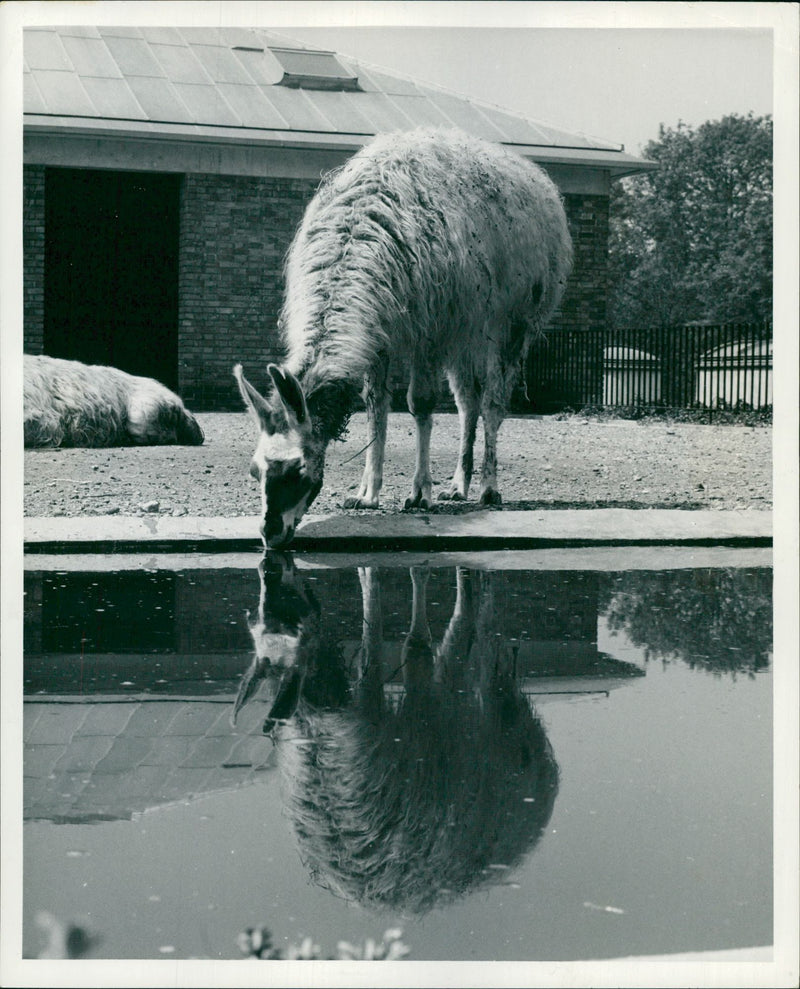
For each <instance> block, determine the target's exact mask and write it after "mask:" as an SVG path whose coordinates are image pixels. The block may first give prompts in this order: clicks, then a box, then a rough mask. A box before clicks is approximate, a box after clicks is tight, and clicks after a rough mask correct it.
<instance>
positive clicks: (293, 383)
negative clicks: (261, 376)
mask: <svg viewBox="0 0 800 989" xmlns="http://www.w3.org/2000/svg"><path fill="white" fill-rule="evenodd" d="M267 371H268V372H269V376H270V378H272V383H273V384H274V385H275V388H276V390H277V392H278V395H280V399H281V401H282V402H283V407H284V408H285V409H286V411H287V412H290V413H291V414H292V415H293V416H294V417H295V419H296V420H297V421H298V422H299V423H303V422H305V421H306V420H307V419H308V406H307V405H306V397H305V395H304V394H303V388H302V386H301V384H300V382H299V381H298V380H297V378H295V376H294V375H293V374H292V372H291V371H286V370H284V368H282V367H278V366H277V365H276V364H269V365H267Z"/></svg>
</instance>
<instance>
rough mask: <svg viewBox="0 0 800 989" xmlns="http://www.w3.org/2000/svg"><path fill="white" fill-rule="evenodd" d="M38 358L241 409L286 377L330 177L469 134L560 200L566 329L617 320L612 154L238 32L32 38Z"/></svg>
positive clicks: (28, 247)
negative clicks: (377, 153)
mask: <svg viewBox="0 0 800 989" xmlns="http://www.w3.org/2000/svg"><path fill="white" fill-rule="evenodd" d="M24 55H25V64H24V72H25V89H24V111H25V130H24V186H25V188H24V306H25V309H24V313H25V326H24V346H25V351H26V352H28V353H47V354H50V355H52V356H58V357H68V358H74V359H78V360H83V361H87V362H89V363H109V364H113V365H116V366H117V367H121V368H123V369H124V370H128V371H131V372H133V373H137V374H146V375H150V376H153V377H156V378H158V379H160V380H162V381H163V382H164V383H165V384H167V385H168V386H170V387H172V388H174V389H176V390H177V391H178V392H179V393H180V394H181V395H182V396H183V398H184V399H185V400H186V402H187V403H188V404H189V405H190V406H191V407H192V408H194V409H196V410H211V409H239V408H240V400H239V398H238V395H237V393H236V389H235V384H234V382H233V378H232V375H231V368H232V366H233V364H234V363H235V362H237V361H242V362H243V363H244V364H245V366H246V367H247V368H248V374H249V375H250V376H251V378H252V380H253V381H254V383H255V384H257V385H259V386H262V387H264V386H265V385H266V380H265V379H266V372H265V367H266V362H267V360H268V359H280V356H281V351H280V344H279V342H278V339H277V334H276V320H277V316H278V312H279V309H280V305H281V299H282V291H283V285H282V263H283V257H284V255H285V252H286V249H287V247H288V245H289V242H290V240H291V237H292V235H293V233H294V230H295V228H296V226H297V224H298V222H299V220H300V218H301V216H302V213H303V210H304V208H305V205H306V203H307V202H308V200H309V199H310V198H311V196H312V195H313V193H314V191H315V189H316V187H317V185H318V183H319V180H320V176H321V175H322V174H324V173H325V172H326V171H327V170H329V169H331V168H334V167H336V166H337V165H340V164H341V163H342V162H343V161H345V160H346V159H347V157H348V156H350V155H351V154H353V153H354V152H355V151H356V150H357V149H358V148H359V147H361V146H362V145H363V144H364V143H365V142H367V141H368V140H369V139H370V137H371V136H372V135H374V134H376V133H379V132H383V131H390V130H396V129H410V128H412V127H416V126H421V125H442V126H458V127H461V128H462V129H464V130H467V131H469V132H471V133H473V134H476V135H477V136H479V137H484V138H487V139H490V140H494V141H497V142H499V143H502V144H505V145H508V146H509V147H512V148H514V149H515V150H516V151H517V152H518V153H520V154H522V155H524V156H525V157H528V158H530V159H532V160H534V161H536V162H538V163H539V164H540V165H542V166H543V167H544V168H546V169H547V171H548V172H549V173H550V175H551V177H552V178H553V179H554V181H555V182H556V183H557V185H558V186H559V188H560V190H561V192H562V194H563V195H564V199H565V204H566V208H567V213H568V217H569V221H570V226H571V230H572V235H573V239H574V244H575V267H574V271H573V274H572V277H571V280H570V283H569V286H568V290H567V293H566V296H565V298H564V301H563V304H562V307H561V311H560V313H559V314H558V316H557V318H556V321H555V328H556V329H557V328H559V327H585V328H590V327H598V326H602V325H603V323H604V321H605V311H606V287H607V248H608V201H609V188H610V183H611V182H612V181H613V180H614V179H615V178H618V177H620V176H621V175H625V174H630V173H632V172H636V171H640V170H642V169H644V168H646V167H648V163H646V162H643V161H642V160H640V159H637V158H635V157H634V156H632V155H629V154H626V153H625V152H624V150H623V149H622V148H621V147H619V146H615V145H612V144H606V143H603V142H598V141H594V140H590V139H588V138H585V137H582V136H577V135H573V134H568V133H566V132H564V131H559V130H555V129H553V128H551V127H546V126H544V125H541V124H538V123H535V122H533V121H531V120H528V119H525V118H523V117H521V116H519V115H518V114H515V113H513V112H511V111H506V110H502V109H500V108H497V107H493V106H488V105H484V104H482V103H480V102H478V101H476V100H473V99H467V98H464V97H460V96H456V95H453V94H451V93H449V92H446V91H444V90H439V89H436V88H433V87H430V86H423V85H421V84H418V83H416V82H414V81H413V80H411V79H408V78H404V77H401V76H398V75H396V74H390V73H388V72H385V71H383V70H380V69H377V68H374V67H372V66H367V65H364V64H363V63H360V62H357V61H355V60H353V59H350V58H347V57H345V56H343V55H342V56H340V55H337V54H335V53H332V52H324V51H321V50H318V49H311V48H307V47H301V46H297V45H295V44H294V43H293V42H292V41H291V40H290V39H286V38H283V37H279V36H277V35H275V34H272V33H268V32H264V31H259V30H249V29H247V30H245V29H239V28H225V29H210V28H181V29H173V28H130V27H123V28H113V27H99V28H94V27H65V28H30V29H27V30H26V31H25V41H24Z"/></svg>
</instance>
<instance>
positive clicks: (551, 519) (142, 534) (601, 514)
mask: <svg viewBox="0 0 800 989" xmlns="http://www.w3.org/2000/svg"><path fill="white" fill-rule="evenodd" d="M258 525H259V519H258V518H255V517H237V518H211V517H202V518H201V517H183V518H174V517H172V516H169V517H163V518H161V517H158V516H154V517H152V518H141V517H128V516H122V517H121V516H117V515H111V516H91V517H82V518H60V517H58V518H39V517H37V518H26V519H25V525H24V541H25V547H24V548H25V551H26V552H27V553H62V552H69V553H79V552H92V553H113V552H140V551H148V552H154V551H162V552H167V551H178V550H192V551H201V552H202V551H206V552H234V551H237V550H238V551H252V550H257V549H259V548H260V547H261V539H260V536H259V533H258ZM771 543H772V512H768V511H752V510H743V511H703V510H701V511H681V510H675V509H640V510H631V509H622V508H602V509H570V510H561V509H553V510H537V511H492V510H480V509H479V510H476V511H472V512H465V513H463V514H458V515H439V514H436V513H430V514H429V513H421V512H420V513H417V512H414V513H407V514H406V513H402V514H382V513H377V514H372V513H358V514H336V515H328V516H309V517H308V518H306V519H304V520H303V522H302V523H301V524H300V526H299V527H298V530H297V534H296V536H295V539H294V541H293V542H292V544H291V549H292V550H296V551H324V552H352V551H354V550H359V551H364V550H384V551H385V550H423V551H426V552H431V551H437V550H470V549H474V550H500V549H538V548H545V547H554V546H604V545H605V546H625V545H630V546H635V545H743V546H747V545H749V546H768V545H771Z"/></svg>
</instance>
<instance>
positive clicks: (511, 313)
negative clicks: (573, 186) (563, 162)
mask: <svg viewBox="0 0 800 989" xmlns="http://www.w3.org/2000/svg"><path fill="white" fill-rule="evenodd" d="M571 259H572V245H571V241H570V236H569V232H568V229H567V222H566V217H565V214H564V209H563V206H562V202H561V196H560V194H559V192H558V190H557V188H556V186H555V185H554V184H553V182H552V181H551V180H550V178H549V177H548V176H547V175H546V174H545V172H544V171H542V169H540V168H538V167H537V166H536V165H534V164H532V163H531V162H529V161H526V160H525V159H523V158H522V157H521V156H520V155H518V154H515V153H514V152H512V151H509V150H506V149H504V148H502V147H500V146H499V145H495V144H489V143H487V142H485V141H481V140H478V139H477V138H473V137H471V136H469V135H467V134H464V133H462V132H460V131H448V130H441V129H422V130H416V131H410V132H408V133H400V134H385V135H381V136H380V137H378V138H376V139H375V140H374V141H372V142H371V143H370V144H368V145H367V146H366V147H364V148H363V149H362V150H361V151H359V152H358V154H356V155H354V156H353V157H352V158H351V159H349V161H348V162H347V163H346V164H345V165H344V166H343V167H342V168H340V169H338V170H337V171H335V172H333V173H331V174H330V175H329V176H328V177H327V178H326V179H325V180H324V182H323V184H322V185H321V187H320V188H319V190H318V192H317V194H316V196H315V197H314V199H313V200H312V202H311V203H310V204H309V207H308V209H307V210H306V213H305V216H304V217H303V221H302V223H301V225H300V227H299V229H298V232H297V234H296V236H295V238H294V241H293V243H292V246H291V248H290V250H289V253H288V255H287V260H286V300H285V304H284V309H283V313H282V317H281V326H282V330H283V334H284V339H285V343H286V347H287V350H288V355H287V359H286V362H285V367H286V368H287V369H288V370H290V371H291V372H292V373H293V374H295V375H296V376H297V377H298V378H299V379H300V380H301V381H302V383H303V387H304V390H305V392H306V394H310V393H311V392H313V391H314V389H315V387H318V386H319V385H320V384H323V383H327V382H331V381H338V380H341V379H347V380H350V381H353V382H355V383H357V384H358V385H359V386H360V385H361V383H362V382H363V379H364V375H365V374H366V373H367V371H368V370H370V368H371V367H374V365H375V362H376V359H378V360H380V358H381V356H385V355H387V354H389V353H391V354H392V355H398V354H407V355H416V356H417V357H418V358H420V357H422V358H424V362H425V363H426V364H427V365H428V366H430V367H431V369H432V370H433V369H437V370H441V369H446V370H453V369H454V368H456V367H458V366H459V365H462V366H463V365H467V366H469V370H470V372H471V371H473V370H475V371H476V372H477V376H478V379H479V380H484V381H485V378H486V374H487V371H488V372H489V373H490V374H491V370H490V369H489V368H487V364H491V355H492V354H498V353H500V354H502V356H503V357H506V358H511V360H512V361H516V360H517V359H518V358H519V357H520V356H521V354H522V353H523V352H524V350H525V348H526V346H527V345H528V343H529V342H530V340H531V338H532V336H533V334H534V333H535V332H536V331H537V330H539V329H540V328H542V326H543V325H544V324H545V323H546V322H547V320H548V319H549V317H550V316H551V314H552V313H553V311H554V309H555V308H556V306H557V305H558V303H559V301H560V298H561V295H562V292H563V290H564V285H565V283H566V278H567V274H568V272H569V269H570V266H571ZM504 363H505V362H504ZM465 370H466V368H465Z"/></svg>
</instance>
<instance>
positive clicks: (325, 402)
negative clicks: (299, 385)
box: [303, 379, 360, 443]
mask: <svg viewBox="0 0 800 989" xmlns="http://www.w3.org/2000/svg"><path fill="white" fill-rule="evenodd" d="M309 384H310V385H311V388H310V390H306V403H307V405H308V412H309V415H310V416H311V422H312V423H313V425H314V432H316V433H317V434H318V435H319V436H320V438H321V439H322V440H324V442H325V443H329V442H330V441H331V440H336V439H341V437H342V435H343V434H344V432H345V430H346V428H347V423H348V421H349V419H350V416H351V415H352V414H353V410H354V408H355V406H356V402H357V401H358V395H359V390H360V389H359V387H358V386H357V385H356V384H355V383H354V382H352V381H350V380H348V379H339V380H338V381H325V382H323V383H321V384H319V385H317V386H314V384H313V381H306V382H304V383H303V385H304V388H306V389H308V386H309Z"/></svg>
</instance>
